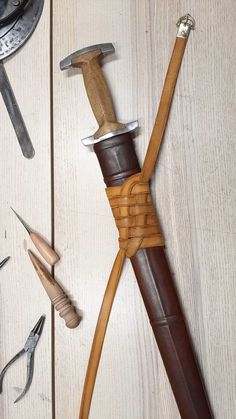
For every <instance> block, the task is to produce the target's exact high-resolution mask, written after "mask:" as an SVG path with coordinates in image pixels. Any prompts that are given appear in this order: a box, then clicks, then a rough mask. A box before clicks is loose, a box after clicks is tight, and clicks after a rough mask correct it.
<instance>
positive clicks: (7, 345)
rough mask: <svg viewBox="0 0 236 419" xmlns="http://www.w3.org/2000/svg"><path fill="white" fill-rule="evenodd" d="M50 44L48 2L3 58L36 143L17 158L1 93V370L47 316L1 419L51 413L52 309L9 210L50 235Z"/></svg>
mask: <svg viewBox="0 0 236 419" xmlns="http://www.w3.org/2000/svg"><path fill="white" fill-rule="evenodd" d="M42 34H43V35H42ZM49 45H50V44H49V5H48V4H45V7H44V10H43V14H42V18H41V20H40V21H39V24H38V26H37V28H36V30H35V32H34V34H33V35H32V38H31V39H30V40H29V41H28V42H27V44H26V45H25V46H24V47H23V48H22V49H20V50H19V52H18V53H17V54H16V55H15V56H12V57H11V58H10V59H9V60H8V61H7V62H6V63H5V66H6V70H7V73H8V76H9V79H10V81H11V84H12V87H13V89H14V92H15V96H16V98H17V101H18V104H19V106H20V109H21V112H22V114H23V117H24V120H25V124H26V126H27V128H28V130H29V133H30V136H31V139H32V142H33V144H34V148H35V157H34V158H33V159H32V160H27V159H25V158H24V157H23V156H22V153H21V150H20V147H19V145H18V142H17V139H16V137H15V132H14V130H13V128H12V125H11V123H10V120H9V116H8V114H7V111H6V109H5V107H4V104H3V101H2V99H1V98H0V99H1V100H0V121H1V122H0V123H1V141H0V156H1V157H0V158H1V161H0V176H1V199H0V258H3V257H5V256H7V255H10V256H11V259H10V261H9V262H8V264H7V265H6V266H5V267H4V268H3V269H2V270H1V272H0V369H2V368H3V367H4V366H5V364H6V363H7V362H8V361H9V360H10V359H11V358H12V357H13V356H14V355H15V354H16V353H17V352H18V351H19V350H20V349H22V348H23V346H24V344H25V342H26V339H27V337H28V335H29V332H30V330H31V329H32V328H33V326H34V325H35V323H36V322H37V320H38V319H39V317H40V316H41V315H42V314H45V315H46V322H45V326H44V330H43V334H42V337H41V339H40V341H39V344H38V346H37V348H36V351H35V365H34V377H33V382H32V384H31V387H30V389H29V391H28V393H27V394H26V395H25V397H24V398H23V399H22V400H21V401H20V402H19V403H17V404H14V403H13V402H14V400H15V399H16V398H17V396H18V395H19V394H20V393H21V391H22V389H23V388H24V386H25V383H26V356H24V357H22V358H21V359H20V360H19V361H17V362H16V363H15V364H14V365H13V366H12V367H11V368H10V369H9V371H7V374H6V377H5V379H4V383H3V393H2V394H1V395H0V417H1V419H13V418H18V419H23V418H24V419H30V418H32V417H35V418H37V419H51V307H50V304H49V302H48V299H47V297H45V295H44V290H42V288H41V285H40V283H39V282H38V281H37V280H36V279H35V277H34V273H33V272H32V266H31V265H30V261H29V258H28V256H27V253H26V252H25V247H26V246H27V247H32V242H31V240H30V238H29V236H28V233H27V231H25V230H24V229H23V228H22V226H21V225H20V223H19V222H18V220H17V219H16V217H15V215H14V214H13V213H12V211H11V209H10V206H13V207H15V208H17V209H19V212H20V213H21V214H24V215H25V218H26V219H27V220H29V222H30V221H31V220H32V221H33V224H34V227H35V229H37V230H38V231H41V232H42V234H43V235H44V236H45V237H48V238H49V240H50V236H51V214H50V205H51V185H50V178H51V173H50V90H49V72H48V65H47V63H48V62H49ZM45 64H46V65H45Z"/></svg>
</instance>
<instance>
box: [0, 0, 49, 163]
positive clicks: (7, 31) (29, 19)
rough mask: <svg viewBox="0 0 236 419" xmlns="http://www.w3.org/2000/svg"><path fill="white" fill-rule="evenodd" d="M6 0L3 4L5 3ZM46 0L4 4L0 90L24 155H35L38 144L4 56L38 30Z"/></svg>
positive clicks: (0, 25) (1, 11)
mask: <svg viewBox="0 0 236 419" xmlns="http://www.w3.org/2000/svg"><path fill="white" fill-rule="evenodd" d="M2 3H3V4H2ZM43 4H44V0H34V1H33V0H18V1H9V0H6V1H4V2H1V4H0V92H1V94H2V97H3V100H4V102H5V105H6V108H7V111H8V114H9V117H10V119H11V122H12V125H13V127H14V129H15V132H16V136H17V139H18V142H19V145H20V147H21V150H22V153H23V155H24V156H25V157H26V158H28V159H30V158H32V157H34V154H35V152H34V148H33V145H32V143H31V139H30V136H29V134H28V131H27V128H26V126H25V123H24V120H23V117H22V114H21V112H20V109H19V107H18V104H17V101H16V98H15V95H14V92H13V89H12V87H11V84H10V81H9V79H8V77H7V73H6V70H5V68H4V64H3V60H4V59H6V58H7V57H9V56H10V55H12V54H14V53H15V52H16V51H17V50H18V49H19V48H21V47H22V46H23V45H24V44H25V42H26V41H27V40H28V39H29V38H30V36H31V35H32V33H33V32H34V30H35V28H36V26H37V23H38V21H39V19H40V16H41V13H42V10H43Z"/></svg>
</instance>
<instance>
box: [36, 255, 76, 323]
mask: <svg viewBox="0 0 236 419" xmlns="http://www.w3.org/2000/svg"><path fill="white" fill-rule="evenodd" d="M28 254H29V257H30V259H31V262H32V263H33V265H34V268H35V270H36V272H37V274H38V276H39V279H40V281H41V283H42V285H43V287H44V288H45V291H46V293H47V294H48V296H49V298H50V300H51V302H52V304H53V306H54V307H55V309H56V310H57V311H59V313H60V316H61V317H62V318H63V319H64V320H65V323H66V326H67V327H69V328H70V329H73V328H75V327H77V326H78V325H79V323H80V320H81V318H80V316H79V315H78V313H77V312H76V309H75V307H74V306H73V305H72V303H71V301H70V300H69V298H68V296H67V295H66V294H65V292H64V291H63V289H62V287H61V286H60V285H59V284H58V282H57V281H56V280H55V278H53V277H52V275H51V274H50V273H49V272H48V271H47V269H46V268H45V266H44V265H43V264H42V263H41V262H40V260H39V259H38V258H37V257H36V256H35V255H34V254H33V253H32V252H31V251H30V250H28Z"/></svg>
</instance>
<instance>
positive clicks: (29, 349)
mask: <svg viewBox="0 0 236 419" xmlns="http://www.w3.org/2000/svg"><path fill="white" fill-rule="evenodd" d="M44 321H45V316H41V317H40V319H39V320H38V322H37V323H36V325H35V326H34V328H33V329H32V330H31V332H30V334H29V337H28V339H27V341H26V343H25V346H24V348H23V349H21V351H20V352H18V353H17V354H16V355H15V356H14V357H13V358H12V359H11V360H10V361H9V362H8V364H7V365H6V366H5V367H4V368H3V370H2V372H1V374H0V393H2V383H3V378H4V376H5V373H6V371H7V370H8V368H9V367H10V366H11V365H12V364H13V362H15V361H16V360H17V359H18V358H20V357H21V355H24V353H25V352H26V353H27V381H26V385H25V388H24V390H23V391H22V393H21V394H20V395H19V397H18V398H17V399H16V400H15V401H14V403H17V402H18V401H19V400H20V399H22V397H23V396H24V395H25V394H26V392H27V391H28V390H29V387H30V384H31V382H32V379H33V370H34V351H35V348H36V346H37V343H38V341H39V338H40V336H41V333H42V330H43V324H44Z"/></svg>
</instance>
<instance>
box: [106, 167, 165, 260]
mask: <svg viewBox="0 0 236 419" xmlns="http://www.w3.org/2000/svg"><path fill="white" fill-rule="evenodd" d="M140 178H141V173H137V174H136V175H134V176H131V177H129V178H128V179H127V180H126V182H125V183H124V184H123V185H122V186H113V187H112V186H111V187H109V188H107V189H106V193H107V197H108V199H109V202H110V206H111V209H112V212H113V216H114V218H115V222H116V226H117V228H118V231H119V246H120V249H124V250H125V253H126V256H127V257H132V256H133V255H135V253H136V252H137V250H138V249H140V248H147V247H154V246H164V239H163V236H162V233H161V227H160V224H159V221H158V219H157V215H156V210H155V208H154V205H153V202H152V197H151V193H150V188H149V183H148V182H142V181H140Z"/></svg>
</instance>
